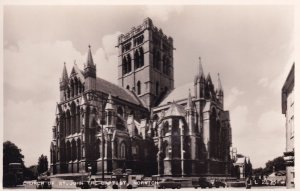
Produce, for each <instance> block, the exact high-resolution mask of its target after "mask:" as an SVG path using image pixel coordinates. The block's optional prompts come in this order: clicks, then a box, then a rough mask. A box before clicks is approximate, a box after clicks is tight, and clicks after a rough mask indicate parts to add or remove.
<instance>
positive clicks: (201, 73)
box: [194, 57, 204, 84]
mask: <svg viewBox="0 0 300 191" xmlns="http://www.w3.org/2000/svg"><path fill="white" fill-rule="evenodd" d="M201 78H202V79H204V71H203V67H202V62H201V57H199V64H198V73H197V74H196V75H195V78H194V83H195V84H196V83H198V82H200V80H201Z"/></svg>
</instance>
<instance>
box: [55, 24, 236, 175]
mask: <svg viewBox="0 0 300 191" xmlns="http://www.w3.org/2000/svg"><path fill="white" fill-rule="evenodd" d="M118 48H119V64H118V72H119V75H118V76H119V77H118V83H119V85H115V84H112V83H110V82H108V81H105V80H103V79H101V78H98V77H97V75H96V64H95V63H94V61H93V57H92V53H91V49H90V47H89V50H88V58H87V62H86V63H85V67H84V69H83V70H81V69H79V68H78V67H77V65H76V64H74V66H73V68H72V71H71V73H70V75H68V73H67V70H66V67H65V66H64V68H63V72H62V78H61V80H60V102H59V103H57V109H56V119H55V123H54V125H53V128H52V130H53V139H52V142H51V148H50V151H51V170H52V173H53V174H61V173H77V172H87V171H88V165H90V166H91V169H92V173H98V174H101V173H102V171H103V170H104V172H105V173H106V174H111V173H112V171H113V170H114V169H120V168H121V169H125V168H126V169H132V171H133V173H141V174H145V175H149V176H150V175H163V176H203V175H207V176H228V175H229V174H230V170H229V169H230V167H231V164H230V161H231V160H230V153H229V149H230V146H231V126H230V118H229V111H225V110H224V109H223V108H224V107H223V99H224V93H223V89H222V86H221V80H220V77H218V86H217V88H215V87H214V84H213V82H212V79H211V76H210V74H208V75H207V76H205V75H204V72H203V68H202V64H201V60H200V61H199V69H198V72H197V73H196V74H195V77H194V81H193V82H192V83H190V84H187V85H184V86H182V87H177V88H175V89H174V77H173V76H174V67H173V39H172V38H171V37H167V36H166V35H164V34H163V32H162V30H161V29H157V28H156V27H155V26H154V25H153V23H152V21H151V19H149V18H147V19H145V20H144V22H143V24H142V25H140V26H138V27H136V28H132V30H131V31H130V32H129V33H127V34H125V35H120V36H119V39H118ZM102 166H104V169H103V168H102Z"/></svg>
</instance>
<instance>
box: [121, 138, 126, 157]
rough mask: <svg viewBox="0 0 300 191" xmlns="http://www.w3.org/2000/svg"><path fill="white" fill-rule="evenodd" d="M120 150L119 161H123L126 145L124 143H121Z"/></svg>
mask: <svg viewBox="0 0 300 191" xmlns="http://www.w3.org/2000/svg"><path fill="white" fill-rule="evenodd" d="M120 150H121V152H120V158H121V159H125V158H126V145H125V143H124V142H123V143H121V146H120Z"/></svg>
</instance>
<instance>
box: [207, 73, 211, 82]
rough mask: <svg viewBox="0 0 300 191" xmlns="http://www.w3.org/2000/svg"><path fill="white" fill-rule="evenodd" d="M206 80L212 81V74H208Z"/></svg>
mask: <svg viewBox="0 0 300 191" xmlns="http://www.w3.org/2000/svg"><path fill="white" fill-rule="evenodd" d="M206 80H210V81H211V77H210V73H208V74H207V77H206Z"/></svg>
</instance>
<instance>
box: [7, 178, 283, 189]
mask: <svg viewBox="0 0 300 191" xmlns="http://www.w3.org/2000/svg"><path fill="white" fill-rule="evenodd" d="M35 188H36V181H25V182H24V184H23V185H19V186H17V187H10V188H6V189H14V190H15V189H35ZM52 188H53V189H78V188H77V187H76V186H75V183H74V182H73V181H71V180H64V181H61V180H60V181H58V180H53V183H52ZM252 188H253V189H285V188H286V187H285V186H255V187H252ZM139 189H154V188H153V187H139ZM182 189H185V190H195V188H193V187H189V188H182ZM219 189H245V188H244V187H226V188H219ZM197 190H198V189H197ZM208 190H209V189H208Z"/></svg>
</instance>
